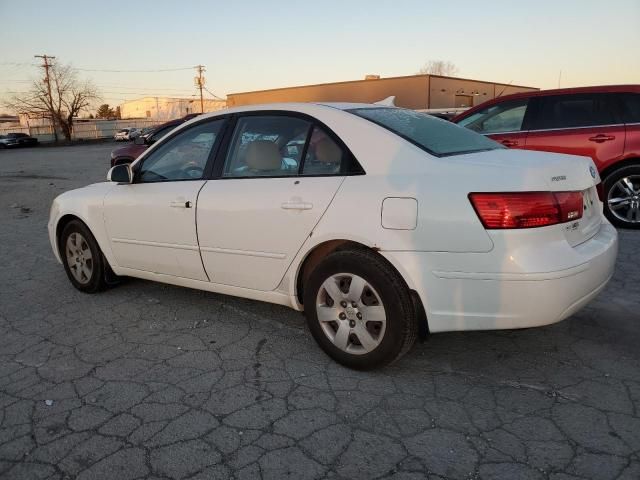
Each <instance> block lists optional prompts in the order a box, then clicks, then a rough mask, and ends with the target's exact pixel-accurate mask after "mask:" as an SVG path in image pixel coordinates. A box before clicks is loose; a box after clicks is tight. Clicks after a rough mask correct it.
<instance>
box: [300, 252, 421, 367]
mask: <svg viewBox="0 0 640 480" xmlns="http://www.w3.org/2000/svg"><path fill="white" fill-rule="evenodd" d="M304 311H305V316H306V318H307V322H308V325H309V330H311V334H312V335H313V337H314V338H315V340H316V342H318V344H319V345H320V347H321V348H322V349H323V350H324V351H325V352H326V353H327V355H329V356H330V357H331V358H333V359H334V360H335V361H337V362H338V363H341V364H342V365H344V366H346V367H349V368H354V369H358V370H369V369H373V368H376V367H380V366H383V365H388V364H390V363H392V362H394V361H396V360H397V359H399V358H400V357H401V356H402V355H404V354H405V353H406V352H407V351H409V349H410V348H411V346H412V345H413V343H414V342H415V339H416V336H417V332H418V321H417V316H416V311H415V308H414V306H413V303H412V300H411V295H410V292H409V289H408V287H407V285H406V283H405V282H404V280H403V279H402V277H401V276H400V275H399V274H398V273H397V272H396V271H395V269H393V267H392V266H391V265H389V264H388V263H387V262H386V261H385V260H384V259H383V258H382V257H380V256H379V255H377V254H375V253H374V252H371V251H369V250H366V249H354V250H339V251H336V252H334V253H331V254H330V255H329V256H327V257H326V258H325V259H324V260H323V261H322V262H321V263H320V264H319V265H318V266H317V267H316V268H315V269H314V270H313V272H312V273H311V275H310V276H309V279H308V280H307V282H306V284H305V285H304Z"/></svg>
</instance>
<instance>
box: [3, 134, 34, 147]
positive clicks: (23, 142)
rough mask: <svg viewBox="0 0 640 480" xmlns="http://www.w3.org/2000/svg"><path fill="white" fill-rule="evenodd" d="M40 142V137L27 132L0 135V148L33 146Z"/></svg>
mask: <svg viewBox="0 0 640 480" xmlns="http://www.w3.org/2000/svg"><path fill="white" fill-rule="evenodd" d="M37 144H38V139H37V138H35V137H30V136H29V135H27V134H26V133H8V134H6V135H0V148H12V147H30V146H31V147H32V146H34V145H37Z"/></svg>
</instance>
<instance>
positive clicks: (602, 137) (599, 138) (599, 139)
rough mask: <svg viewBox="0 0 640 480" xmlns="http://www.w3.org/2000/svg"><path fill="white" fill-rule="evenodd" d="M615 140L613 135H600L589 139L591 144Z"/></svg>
mask: <svg viewBox="0 0 640 480" xmlns="http://www.w3.org/2000/svg"><path fill="white" fill-rule="evenodd" d="M615 139H616V137H614V136H613V135H605V134H604V133H600V134H598V135H594V136H593V137H589V141H590V142H596V143H602V142H609V141H611V140H615Z"/></svg>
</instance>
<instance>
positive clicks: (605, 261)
mask: <svg viewBox="0 0 640 480" xmlns="http://www.w3.org/2000/svg"><path fill="white" fill-rule="evenodd" d="M501 235H510V234H501ZM517 235H520V234H518V233H516V234H513V236H511V237H504V238H501V239H495V238H494V243H496V246H497V247H498V248H497V249H494V251H492V252H489V253H486V254H457V253H443V252H440V253H427V252H384V255H385V256H386V257H387V258H388V259H389V260H390V261H391V262H392V263H393V264H394V265H396V267H397V268H398V269H399V270H400V271H401V272H402V273H403V274H404V276H405V279H407V282H408V283H409V286H410V287H411V288H413V289H415V290H416V291H417V292H418V294H419V295H420V297H421V298H422V301H423V304H424V306H425V310H426V313H427V318H428V322H429V329H430V331H431V332H442V331H460V330H494V329H512V328H527V327H537V326H541V325H548V324H551V323H554V322H558V321H560V320H563V319H565V318H567V317H568V316H570V315H572V314H573V313H575V312H576V311H578V310H579V309H580V308H582V307H583V306H584V305H586V304H587V303H588V302H589V301H590V300H591V299H593V298H594V297H595V296H596V295H597V294H598V293H599V292H600V291H601V290H602V289H603V288H604V287H605V285H606V284H607V282H608V281H609V279H610V278H611V276H612V275H613V271H614V267H615V262H616V256H617V251H618V236H617V232H616V230H615V228H613V227H612V226H611V225H610V224H609V223H608V222H606V220H605V221H604V223H603V224H602V225H601V227H600V229H599V231H598V233H596V234H595V235H594V236H593V237H592V238H590V239H589V240H588V241H586V242H584V243H582V244H580V245H578V246H576V247H571V246H570V245H569V244H568V243H567V242H566V241H563V240H558V241H547V242H544V243H542V242H540V243H537V242H533V245H532V244H531V243H532V242H528V243H529V245H528V246H527V247H526V248H524V247H522V245H520V244H519V243H518V242H520V241H521V240H522V237H520V238H518V237H517ZM523 256H526V258H522V257H523ZM550 259H554V260H555V259H562V261H561V262H556V263H555V264H560V265H561V266H562V268H560V269H557V270H556V269H550V268H549V267H548V266H549V265H550V263H551V262H550ZM491 265H494V266H495V265H497V266H498V268H493V269H489V267H490V266H491ZM447 266H449V268H447Z"/></svg>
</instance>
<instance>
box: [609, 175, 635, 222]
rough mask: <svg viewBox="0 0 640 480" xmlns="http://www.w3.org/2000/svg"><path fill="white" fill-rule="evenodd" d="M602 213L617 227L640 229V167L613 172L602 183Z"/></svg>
mask: <svg viewBox="0 0 640 480" xmlns="http://www.w3.org/2000/svg"><path fill="white" fill-rule="evenodd" d="M604 190H605V204H604V213H605V215H606V216H607V218H608V219H609V221H610V222H611V223H613V224H614V225H615V226H617V227H623V228H634V229H640V165H630V166H628V167H623V168H621V169H619V170H616V171H614V172H613V173H612V174H610V175H609V176H607V178H606V180H605V181H604Z"/></svg>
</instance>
